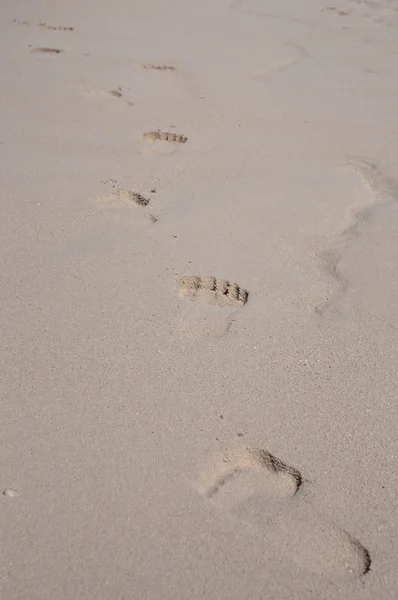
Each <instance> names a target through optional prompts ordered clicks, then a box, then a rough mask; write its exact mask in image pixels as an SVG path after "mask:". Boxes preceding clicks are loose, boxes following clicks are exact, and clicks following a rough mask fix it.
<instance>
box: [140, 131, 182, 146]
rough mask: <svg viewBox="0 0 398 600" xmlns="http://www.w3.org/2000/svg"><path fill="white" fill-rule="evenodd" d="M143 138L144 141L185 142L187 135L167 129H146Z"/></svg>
mask: <svg viewBox="0 0 398 600" xmlns="http://www.w3.org/2000/svg"><path fill="white" fill-rule="evenodd" d="M143 139H144V140H145V141H146V142H155V141H156V140H161V141H163V142H178V143H179V144H185V142H186V141H187V139H188V138H187V137H185V135H182V134H181V133H168V132H167V131H147V132H146V133H144V134H143Z"/></svg>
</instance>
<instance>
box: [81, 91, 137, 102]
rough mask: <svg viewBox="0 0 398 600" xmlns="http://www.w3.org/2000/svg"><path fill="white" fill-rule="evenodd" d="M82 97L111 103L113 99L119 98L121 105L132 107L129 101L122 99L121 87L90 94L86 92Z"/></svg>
mask: <svg viewBox="0 0 398 600" xmlns="http://www.w3.org/2000/svg"><path fill="white" fill-rule="evenodd" d="M83 95H84V96H85V97H86V98H88V99H95V100H105V101H106V100H108V101H109V100H110V101H111V102H113V101H114V100H113V99H114V98H121V99H122V103H124V104H127V106H134V103H133V102H130V100H127V99H126V98H124V96H123V91H122V88H121V87H118V88H116V89H114V90H91V91H90V92H86V93H84V94H83Z"/></svg>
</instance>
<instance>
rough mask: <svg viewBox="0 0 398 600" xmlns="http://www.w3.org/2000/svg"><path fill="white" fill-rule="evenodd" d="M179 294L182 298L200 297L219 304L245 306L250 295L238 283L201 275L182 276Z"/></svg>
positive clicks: (179, 282) (179, 281) (179, 283)
mask: <svg viewBox="0 0 398 600" xmlns="http://www.w3.org/2000/svg"><path fill="white" fill-rule="evenodd" d="M178 294H179V296H180V297H181V298H184V297H186V296H188V297H189V298H192V299H195V298H198V299H202V300H204V301H207V302H209V303H210V304H216V305H217V306H243V305H244V304H246V302H247V299H248V296H249V293H248V291H247V290H245V289H243V288H240V287H239V286H238V284H237V283H230V282H229V281H227V280H225V279H216V277H201V276H199V275H193V276H192V275H187V276H184V277H180V279H179V280H178Z"/></svg>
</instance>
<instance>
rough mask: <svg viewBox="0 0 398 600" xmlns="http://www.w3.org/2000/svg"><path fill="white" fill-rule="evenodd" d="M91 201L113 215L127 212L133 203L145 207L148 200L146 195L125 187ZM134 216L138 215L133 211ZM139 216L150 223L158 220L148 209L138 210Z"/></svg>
mask: <svg viewBox="0 0 398 600" xmlns="http://www.w3.org/2000/svg"><path fill="white" fill-rule="evenodd" d="M93 201H94V202H95V204H96V205H97V207H98V208H100V209H101V211H102V212H105V211H106V212H107V213H108V214H113V215H117V214H120V213H128V212H130V211H131V210H132V209H133V208H134V205H137V206H139V207H142V208H146V207H147V206H148V205H149V202H150V200H149V198H147V197H146V196H143V195H142V194H139V193H138V192H133V191H132V190H125V189H115V190H114V191H113V192H111V193H110V194H106V195H103V196H99V197H97V198H95V199H94V200H93ZM135 216H138V215H137V213H135ZM139 216H140V217H141V218H143V219H145V220H147V221H149V222H150V223H152V224H154V223H157V221H158V220H157V218H156V217H155V216H154V215H153V214H152V213H151V212H150V211H149V210H144V211H141V210H140V213H139Z"/></svg>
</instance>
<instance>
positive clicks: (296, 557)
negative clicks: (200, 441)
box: [196, 447, 371, 578]
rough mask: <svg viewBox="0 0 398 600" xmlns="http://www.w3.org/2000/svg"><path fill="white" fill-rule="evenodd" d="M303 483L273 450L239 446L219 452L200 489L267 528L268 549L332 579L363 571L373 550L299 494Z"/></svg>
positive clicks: (258, 526) (200, 481) (223, 507)
mask: <svg viewBox="0 0 398 600" xmlns="http://www.w3.org/2000/svg"><path fill="white" fill-rule="evenodd" d="M302 481H303V480H302V476H301V473H300V472H299V471H298V470H297V469H295V468H294V467H291V466H289V465H287V464H285V463H284V462H282V461H281V460H279V459H278V458H275V457H274V456H273V455H272V454H270V453H269V452H267V451H265V450H261V449H256V448H247V447H243V448H242V447H241V448H237V449H235V450H230V451H227V452H223V453H221V454H217V455H216V456H215V457H214V458H213V459H212V460H211V461H210V462H209V463H208V465H207V466H206V468H205V469H204V470H203V471H202V473H201V474H200V476H199V478H198V480H197V483H196V487H197V490H198V491H199V492H200V493H201V494H202V495H203V496H205V497H206V498H208V499H209V501H210V502H211V503H212V504H213V505H214V506H216V507H217V508H218V509H220V510H222V511H224V512H226V514H229V515H230V516H232V517H234V518H236V519H238V520H239V521H241V522H246V523H249V524H250V525H251V526H253V527H254V528H255V529H256V531H261V532H262V531H263V532H264V535H266V543H267V547H268V548H269V547H270V546H272V549H273V550H274V551H275V552H276V553H278V552H279V553H280V552H281V553H283V554H285V555H286V556H287V557H288V558H290V559H291V560H293V561H294V562H295V563H296V564H298V565H299V566H301V567H304V568H306V569H308V570H310V571H313V572H317V573H321V574H324V575H327V576H330V577H334V578H337V577H344V576H346V575H352V576H357V577H359V576H361V575H365V574H366V573H367V572H368V571H369V569H370V564H371V559H370V555H369V552H368V551H367V550H366V548H364V547H363V546H362V544H361V543H360V542H359V541H358V540H357V539H355V538H354V537H353V536H351V535H350V534H349V533H347V532H346V531H344V530H343V529H341V528H340V527H337V526H336V525H334V524H333V523H330V522H328V521H326V520H324V519H323V518H322V517H321V516H319V515H318V514H317V512H316V511H315V510H314V509H313V508H312V507H311V505H309V503H308V501H307V500H306V499H305V498H303V497H300V492H299V490H300V487H301V485H302Z"/></svg>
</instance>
